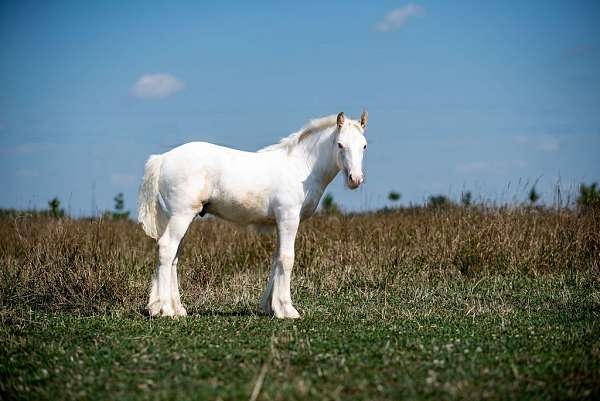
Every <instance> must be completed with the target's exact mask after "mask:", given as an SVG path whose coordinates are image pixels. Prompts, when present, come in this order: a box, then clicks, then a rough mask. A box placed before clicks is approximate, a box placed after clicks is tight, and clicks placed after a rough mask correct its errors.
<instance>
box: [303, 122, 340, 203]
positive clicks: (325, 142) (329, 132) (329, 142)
mask: <svg viewBox="0 0 600 401" xmlns="http://www.w3.org/2000/svg"><path fill="white" fill-rule="evenodd" d="M334 136H335V131H334V129H331V128H329V129H325V130H323V131H322V132H316V133H314V134H312V135H311V137H310V138H306V139H305V140H304V141H302V142H301V143H299V144H298V145H296V148H295V149H293V150H292V152H291V156H292V158H291V159H292V160H293V161H294V163H297V164H298V168H300V171H303V172H304V174H303V175H304V177H303V178H304V179H305V182H307V183H308V184H312V185H316V186H317V187H318V188H314V189H315V190H320V191H324V190H325V188H326V187H327V185H329V183H330V182H331V181H332V180H333V179H334V178H335V176H336V175H337V173H339V171H340V169H339V168H338V166H337V163H336V160H335V154H334V146H333V141H334Z"/></svg>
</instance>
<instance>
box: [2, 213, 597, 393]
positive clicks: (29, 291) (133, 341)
mask: <svg viewBox="0 0 600 401" xmlns="http://www.w3.org/2000/svg"><path fill="white" fill-rule="evenodd" d="M273 246H274V238H273V237H271V236H259V235H257V234H255V233H253V232H251V231H246V230H239V229H236V228H233V227H231V226H229V225H227V224H225V223H221V222H218V221H215V220H206V219H203V220H202V221H201V222H198V223H195V224H194V225H193V226H192V229H191V231H190V232H189V233H188V236H187V237H186V239H185V249H184V255H183V257H182V259H181V261H180V274H181V279H180V281H181V284H182V297H183V302H184V304H185V305H186V306H187V309H188V313H189V314H190V316H188V317H187V318H183V319H178V320H170V319H164V318H160V319H150V318H148V317H147V316H146V314H145V311H144V307H145V303H146V301H147V299H146V297H147V290H148V285H149V281H150V275H151V272H152V270H153V269H154V265H155V258H156V255H155V245H154V243H153V242H152V241H151V240H150V239H148V238H146V237H144V235H143V233H142V231H141V229H140V228H139V227H138V226H136V225H135V224H134V223H132V222H129V221H75V220H69V219H62V220H52V219H44V218H34V217H14V218H12V217H4V218H2V219H1V221H0V253H1V258H0V274H1V277H0V303H1V312H0V374H1V378H2V379H1V380H0V399H24V400H36V399H52V400H69V399H97V400H101V399H111V400H136V399H139V400H146V399H177V400H185V399H199V400H200V399H223V400H227V399H251V397H253V396H254V397H257V398H256V399H260V400H280V399H281V400H283V399H327V400H338V399H365V400H373V399H389V400H395V399H410V400H419V399H432V400H444V399H495V400H500V399H531V400H544V399H547V400H550V399H598V398H599V397H600V214H598V213H594V212H589V213H585V214H577V213H575V212H572V211H560V212H557V211H543V210H538V209H488V210H481V209H480V208H470V209H465V208H449V209H446V210H431V209H418V208H415V209H403V210H397V211H392V212H389V213H385V214H384V213H380V214H368V215H357V216H318V217H316V218H313V219H312V220H310V221H308V222H306V223H304V224H303V225H302V226H301V229H300V232H299V237H298V241H297V243H296V267H295V270H294V278H293V281H292V286H293V287H292V295H293V297H294V301H295V304H296V307H297V308H298V310H299V311H300V313H301V314H302V318H301V319H300V320H296V321H280V320H277V319H273V318H270V317H265V316H260V315H257V314H255V313H254V310H255V309H256V306H257V304H258V300H259V297H260V294H261V292H262V289H263V287H264V285H265V283H266V278H267V275H268V271H267V269H268V267H269V258H270V254H271V252H272V249H273Z"/></svg>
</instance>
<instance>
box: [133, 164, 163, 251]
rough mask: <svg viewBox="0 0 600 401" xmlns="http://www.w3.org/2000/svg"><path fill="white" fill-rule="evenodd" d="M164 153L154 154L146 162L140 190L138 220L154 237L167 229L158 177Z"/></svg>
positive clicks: (156, 237) (150, 235) (147, 232)
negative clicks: (160, 198)
mask: <svg viewBox="0 0 600 401" xmlns="http://www.w3.org/2000/svg"><path fill="white" fill-rule="evenodd" d="M162 160H163V155H152V156H150V157H149V158H148V161H147V162H146V167H145V168H144V178H142V184H141V185H140V190H139V192H138V221H139V222H140V223H142V228H143V229H144V232H145V233H146V234H147V235H148V236H149V237H152V238H154V239H158V238H160V236H161V235H162V233H163V232H164V230H165V224H166V216H165V212H164V211H163V209H162V206H161V205H160V201H159V196H160V194H159V192H158V178H159V176H160V166H161V165H162Z"/></svg>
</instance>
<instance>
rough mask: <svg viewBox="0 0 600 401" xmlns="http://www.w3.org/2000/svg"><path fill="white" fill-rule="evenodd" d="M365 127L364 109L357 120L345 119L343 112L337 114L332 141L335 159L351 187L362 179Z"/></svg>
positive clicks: (354, 187)
mask: <svg viewBox="0 0 600 401" xmlns="http://www.w3.org/2000/svg"><path fill="white" fill-rule="evenodd" d="M366 127H367V112H366V111H364V112H363V113H362V115H361V116H360V120H359V121H355V120H350V119H349V118H348V119H347V118H346V117H345V116H344V113H340V114H338V116H337V128H338V130H337V135H336V141H335V142H334V144H335V145H334V146H335V147H336V150H335V152H336V161H337V165H338V167H339V169H340V170H342V171H343V172H344V175H345V177H346V184H347V185H348V187H349V188H351V189H356V188H358V186H359V185H360V184H362V182H363V180H364V175H363V169H362V162H363V156H364V154H365V150H366V149H367V140H366V139H365V128H366Z"/></svg>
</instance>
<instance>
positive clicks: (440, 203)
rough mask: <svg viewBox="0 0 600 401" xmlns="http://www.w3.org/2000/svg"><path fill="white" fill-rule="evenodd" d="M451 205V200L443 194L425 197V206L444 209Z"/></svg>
mask: <svg viewBox="0 0 600 401" xmlns="http://www.w3.org/2000/svg"><path fill="white" fill-rule="evenodd" d="M453 205H454V204H453V203H452V201H451V200H450V199H448V197H447V196H445V195H431V196H430V197H429V198H428V199H427V207H428V208H431V209H446V208H449V207H452V206H453Z"/></svg>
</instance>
